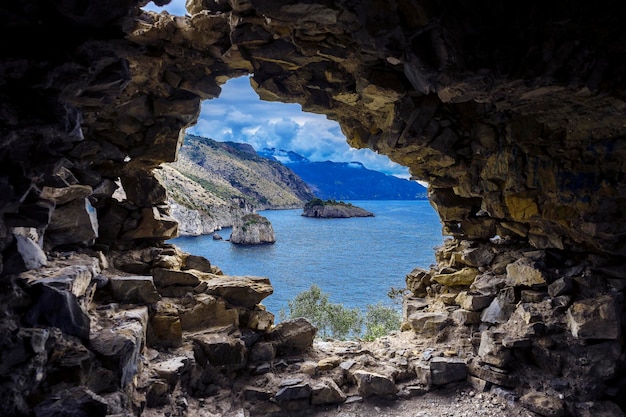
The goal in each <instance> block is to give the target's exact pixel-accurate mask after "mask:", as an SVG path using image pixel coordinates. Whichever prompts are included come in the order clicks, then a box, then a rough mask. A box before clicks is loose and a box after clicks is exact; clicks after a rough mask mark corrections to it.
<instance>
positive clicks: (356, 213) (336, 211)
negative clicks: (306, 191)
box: [302, 199, 374, 218]
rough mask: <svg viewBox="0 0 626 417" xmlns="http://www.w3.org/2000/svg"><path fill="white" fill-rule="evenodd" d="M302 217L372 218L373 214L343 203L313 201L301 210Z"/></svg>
mask: <svg viewBox="0 0 626 417" xmlns="http://www.w3.org/2000/svg"><path fill="white" fill-rule="evenodd" d="M302 215H303V216H305V217H322V218H347V217H374V213H372V212H370V211H367V210H365V209H362V208H361V207H357V206H353V205H352V204H349V203H348V204H346V203H344V202H335V201H322V200H320V199H314V200H312V201H309V202H308V203H306V205H305V206H304V209H303V210H302Z"/></svg>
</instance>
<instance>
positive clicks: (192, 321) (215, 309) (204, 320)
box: [177, 294, 239, 330]
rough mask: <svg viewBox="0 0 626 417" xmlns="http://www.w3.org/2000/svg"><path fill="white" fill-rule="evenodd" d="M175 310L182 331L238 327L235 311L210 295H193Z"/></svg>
mask: <svg viewBox="0 0 626 417" xmlns="http://www.w3.org/2000/svg"><path fill="white" fill-rule="evenodd" d="M177 308H178V311H179V316H180V324H181V327H182V329H183V330H200V329H206V328H211V327H222V326H238V325H239V313H238V312H237V310H236V309H232V308H227V306H226V303H225V302H224V300H220V299H218V298H216V297H213V296H212V295H208V294H199V295H194V296H192V297H190V298H187V299H185V300H184V302H183V303H182V304H181V305H178V306H177Z"/></svg>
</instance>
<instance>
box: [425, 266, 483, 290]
mask: <svg viewBox="0 0 626 417" xmlns="http://www.w3.org/2000/svg"><path fill="white" fill-rule="evenodd" d="M477 275H478V269H476V268H470V267H467V268H463V269H461V270H459V271H456V272H452V273H450V274H435V275H433V277H432V280H433V281H436V282H438V283H440V284H441V285H445V286H446V287H469V286H470V285H472V283H473V282H474V279H475V278H476V276H477Z"/></svg>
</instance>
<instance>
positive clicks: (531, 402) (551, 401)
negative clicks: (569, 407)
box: [520, 392, 566, 417]
mask: <svg viewBox="0 0 626 417" xmlns="http://www.w3.org/2000/svg"><path fill="white" fill-rule="evenodd" d="M520 402H521V403H522V404H523V405H524V407H526V408H528V409H529V410H531V411H533V412H535V413H537V414H539V415H541V416H545V417H562V416H564V415H566V411H565V403H564V402H563V400H559V399H558V398H554V397H551V396H549V395H545V394H542V393H533V392H529V393H527V394H525V395H523V396H522V397H521V398H520Z"/></svg>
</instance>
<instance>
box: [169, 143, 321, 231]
mask: <svg viewBox="0 0 626 417" xmlns="http://www.w3.org/2000/svg"><path fill="white" fill-rule="evenodd" d="M157 172H158V174H157V175H158V178H159V179H160V180H161V182H162V183H163V185H164V187H165V189H166V190H167V192H168V200H169V204H170V206H171V212H170V213H171V216H172V217H173V218H174V219H176V220H177V221H178V232H179V234H180V235H183V236H184V235H204V234H210V233H212V232H214V231H216V230H220V229H222V228H223V227H230V226H233V225H234V223H235V221H236V220H237V219H238V218H241V217H242V216H245V215H247V214H251V213H254V212H256V211H257V210H266V209H293V208H300V207H302V206H303V205H304V203H305V202H306V201H308V200H310V199H311V198H312V197H313V193H312V192H311V190H310V188H309V187H308V186H307V185H306V184H305V183H304V181H302V180H301V179H300V178H299V177H298V176H297V175H296V174H295V173H293V172H292V171H291V170H290V169H289V168H287V167H285V166H283V165H282V164H280V163H279V162H277V161H271V160H268V159H266V158H262V157H260V156H257V154H256V152H255V151H254V149H253V148H252V147H251V146H250V145H246V144H243V143H233V142H218V141H215V140H212V139H209V138H203V137H200V136H194V135H186V136H185V142H184V144H183V146H182V147H181V149H180V152H179V157H178V160H177V161H176V162H172V163H168V164H163V165H162V167H161V169H160V170H157Z"/></svg>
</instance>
